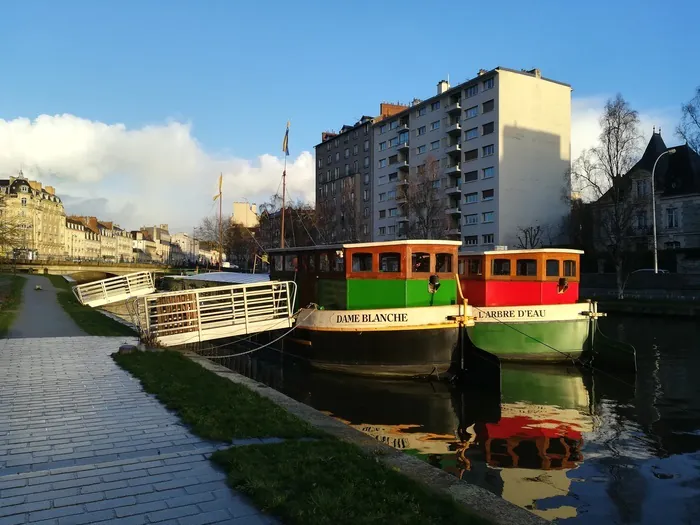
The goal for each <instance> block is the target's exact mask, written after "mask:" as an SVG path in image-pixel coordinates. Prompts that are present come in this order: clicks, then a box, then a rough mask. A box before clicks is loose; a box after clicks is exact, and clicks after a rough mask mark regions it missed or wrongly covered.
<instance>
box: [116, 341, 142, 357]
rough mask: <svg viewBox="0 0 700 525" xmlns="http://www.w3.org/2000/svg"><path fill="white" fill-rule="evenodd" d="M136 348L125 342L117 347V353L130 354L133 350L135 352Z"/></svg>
mask: <svg viewBox="0 0 700 525" xmlns="http://www.w3.org/2000/svg"><path fill="white" fill-rule="evenodd" d="M137 351H138V348H137V347H136V346H134V345H130V344H126V343H124V344H123V345H121V346H120V347H119V353H120V354H131V353H133V352H137Z"/></svg>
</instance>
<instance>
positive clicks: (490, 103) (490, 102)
mask: <svg viewBox="0 0 700 525" xmlns="http://www.w3.org/2000/svg"><path fill="white" fill-rule="evenodd" d="M489 111H493V99H491V100H487V101H486V102H484V103H483V104H482V105H481V112H482V113H488V112H489Z"/></svg>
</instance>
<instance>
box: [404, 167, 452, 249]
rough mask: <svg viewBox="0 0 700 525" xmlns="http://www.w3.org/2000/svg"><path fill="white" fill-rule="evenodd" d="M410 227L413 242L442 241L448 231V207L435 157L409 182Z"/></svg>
mask: <svg viewBox="0 0 700 525" xmlns="http://www.w3.org/2000/svg"><path fill="white" fill-rule="evenodd" d="M400 197H403V198H405V199H406V206H405V209H406V212H407V213H408V219H409V227H408V230H407V236H408V237H409V238H412V239H440V238H442V237H443V236H444V231H445V226H446V222H445V217H446V216H445V203H444V200H443V194H442V190H441V188H440V161H439V160H437V159H435V158H434V157H432V156H428V157H427V158H426V159H425V163H424V164H422V165H420V166H418V167H417V169H416V172H415V174H414V175H413V176H409V178H408V186H407V188H406V189H405V193H404V194H403V195H400Z"/></svg>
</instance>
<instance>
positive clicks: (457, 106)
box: [446, 102, 462, 115]
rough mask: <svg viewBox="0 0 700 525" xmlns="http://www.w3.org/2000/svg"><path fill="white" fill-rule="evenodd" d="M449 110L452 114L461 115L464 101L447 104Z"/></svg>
mask: <svg viewBox="0 0 700 525" xmlns="http://www.w3.org/2000/svg"><path fill="white" fill-rule="evenodd" d="M446 109H447V112H448V113H449V114H450V115H459V114H461V113H462V103H461V102H454V103H452V104H450V105H449V106H447V108H446Z"/></svg>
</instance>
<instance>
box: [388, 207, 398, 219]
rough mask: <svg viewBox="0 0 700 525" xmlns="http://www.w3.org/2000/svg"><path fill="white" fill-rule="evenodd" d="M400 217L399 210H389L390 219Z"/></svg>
mask: <svg viewBox="0 0 700 525" xmlns="http://www.w3.org/2000/svg"><path fill="white" fill-rule="evenodd" d="M398 216H399V210H398V208H389V217H398Z"/></svg>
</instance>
